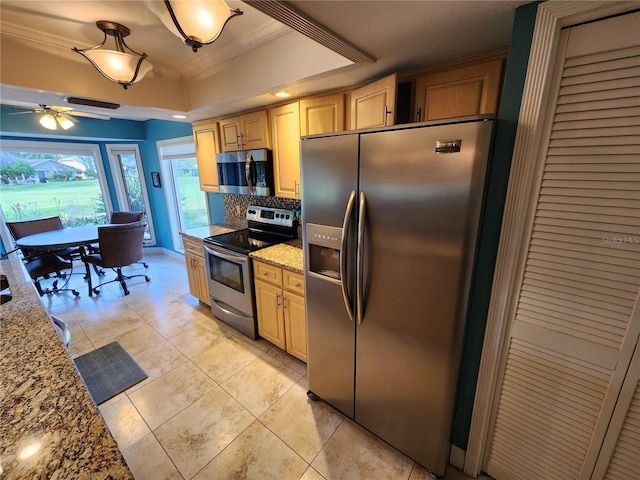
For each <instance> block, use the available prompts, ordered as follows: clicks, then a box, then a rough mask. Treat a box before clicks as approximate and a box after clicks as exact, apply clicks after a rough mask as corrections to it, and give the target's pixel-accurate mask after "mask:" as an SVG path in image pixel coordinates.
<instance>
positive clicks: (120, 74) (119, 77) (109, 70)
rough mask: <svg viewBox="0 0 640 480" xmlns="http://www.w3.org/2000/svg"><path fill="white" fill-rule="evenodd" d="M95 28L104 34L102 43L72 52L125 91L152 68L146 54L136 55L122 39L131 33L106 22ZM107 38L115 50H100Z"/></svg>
mask: <svg viewBox="0 0 640 480" xmlns="http://www.w3.org/2000/svg"><path fill="white" fill-rule="evenodd" d="M96 26H97V27H98V28H99V29H100V30H102V31H103V32H104V40H103V41H102V43H100V44H98V45H96V46H95V47H90V48H85V49H82V50H80V49H78V48H76V47H73V48H72V50H73V51H74V52H76V53H79V54H80V55H82V56H83V57H84V58H86V59H87V60H89V62H91V64H92V65H93V66H94V67H95V68H96V70H98V71H99V72H100V73H101V74H102V76H103V77H105V78H106V79H108V80H111V81H112V82H114V83H117V84H119V85H121V86H122V87H124V89H125V90H126V89H127V88H129V87H130V86H131V85H132V84H134V83H136V82H139V81H140V80H142V79H143V78H144V76H145V75H146V74H147V73H148V72H149V71H150V70H151V69H152V68H153V66H152V65H151V64H150V63H149V62H147V61H146V60H145V59H146V58H147V54H146V53H138V52H136V51H135V50H133V49H131V48H129V46H128V45H127V44H126V43H125V41H124V37H126V36H128V35H129V34H130V33H131V32H130V31H129V29H128V28H127V27H125V26H124V25H121V24H119V23H116V22H109V21H106V20H100V21H98V22H96ZM109 36H110V37H113V41H114V43H115V47H116V49H115V50H109V49H106V48H101V47H102V46H104V44H105V43H106V42H107V37H109Z"/></svg>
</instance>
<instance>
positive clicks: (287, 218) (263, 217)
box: [247, 205, 294, 227]
mask: <svg viewBox="0 0 640 480" xmlns="http://www.w3.org/2000/svg"><path fill="white" fill-rule="evenodd" d="M247 220H250V221H253V222H260V223H267V224H269V225H280V226H283V227H292V226H293V221H294V214H293V210H286V209H284V208H272V207H260V206H257V205H249V207H248V208H247Z"/></svg>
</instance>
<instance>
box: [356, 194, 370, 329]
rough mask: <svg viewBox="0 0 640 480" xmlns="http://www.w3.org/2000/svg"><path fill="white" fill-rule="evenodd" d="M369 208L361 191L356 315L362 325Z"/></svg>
mask: <svg viewBox="0 0 640 480" xmlns="http://www.w3.org/2000/svg"><path fill="white" fill-rule="evenodd" d="M366 209H367V199H366V197H365V195H364V192H360V211H359V212H358V252H357V255H356V315H357V318H358V325H362V317H363V316H364V285H363V283H364V259H363V258H362V257H363V255H364V220H365V214H366Z"/></svg>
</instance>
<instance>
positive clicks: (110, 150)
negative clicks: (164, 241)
mask: <svg viewBox="0 0 640 480" xmlns="http://www.w3.org/2000/svg"><path fill="white" fill-rule="evenodd" d="M105 149H106V150H107V156H108V157H109V168H111V176H112V178H113V187H114V189H115V192H116V199H117V200H118V206H119V208H120V210H121V211H122V210H124V206H125V205H126V206H127V210H130V209H131V208H130V207H129V200H128V198H127V192H126V189H125V186H124V178H123V176H122V170H121V169H120V162H119V161H118V159H117V156H118V155H119V154H120V153H131V152H133V153H134V155H135V156H136V164H137V167H138V172H139V176H140V188H141V189H142V198H143V199H144V204H145V213H146V221H147V223H148V224H149V234H150V237H151V238H150V239H149V240H148V241H145V242H144V244H145V245H148V246H152V245H155V244H156V233H155V229H154V228H153V215H152V213H151V203H150V202H149V194H148V192H147V182H146V180H145V178H144V170H143V166H142V156H141V155H140V147H139V146H138V144H137V143H127V144H115V143H109V144H107V145H105ZM112 211H113V210H112Z"/></svg>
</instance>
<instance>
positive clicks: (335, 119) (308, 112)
mask: <svg viewBox="0 0 640 480" xmlns="http://www.w3.org/2000/svg"><path fill="white" fill-rule="evenodd" d="M343 130H344V93H337V94H334V95H324V96H322V97H316V98H308V99H304V100H300V135H301V136H303V137H304V136H305V135H317V134H321V133H333V132H342V131H343Z"/></svg>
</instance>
